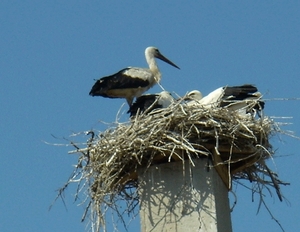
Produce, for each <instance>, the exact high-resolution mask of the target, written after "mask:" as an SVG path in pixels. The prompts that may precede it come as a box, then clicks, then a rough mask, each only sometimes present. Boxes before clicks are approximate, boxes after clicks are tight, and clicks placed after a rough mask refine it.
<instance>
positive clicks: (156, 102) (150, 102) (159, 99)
mask: <svg viewBox="0 0 300 232" xmlns="http://www.w3.org/2000/svg"><path fill="white" fill-rule="evenodd" d="M173 102H174V98H173V97H172V95H171V94H170V93H169V92H167V91H162V92H160V93H157V94H145V95H142V96H140V97H138V98H137V99H136V101H135V102H134V103H133V104H132V105H131V106H130V108H129V110H128V112H127V113H130V117H132V116H135V115H136V114H137V113H138V112H139V114H141V113H143V112H145V111H146V112H148V113H149V112H151V111H153V110H155V109H162V108H167V107H168V106H169V105H171V104H172V103H173Z"/></svg>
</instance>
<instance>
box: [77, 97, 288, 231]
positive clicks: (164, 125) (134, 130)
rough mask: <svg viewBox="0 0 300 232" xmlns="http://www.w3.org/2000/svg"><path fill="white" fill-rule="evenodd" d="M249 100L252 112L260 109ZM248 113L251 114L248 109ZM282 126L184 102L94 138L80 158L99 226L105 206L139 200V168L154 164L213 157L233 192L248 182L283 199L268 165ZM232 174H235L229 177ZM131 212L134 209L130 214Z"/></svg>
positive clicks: (92, 210)
mask: <svg viewBox="0 0 300 232" xmlns="http://www.w3.org/2000/svg"><path fill="white" fill-rule="evenodd" d="M256 103H257V102H253V104H250V103H249V102H248V109H246V110H247V112H252V110H253V107H254V105H255V104H256ZM245 112H246V111H245ZM274 133H277V125H276V123H275V122H274V121H273V120H271V119H270V118H268V117H264V116H261V117H258V116H255V115H254V114H250V113H249V114H245V113H241V112H240V111H231V110H228V109H226V108H220V107H216V108H210V109H208V108H202V107H199V106H196V105H195V106H187V105H186V104H184V103H182V102H177V103H176V104H172V105H171V106H169V107H168V108H165V109H161V110H157V111H154V112H150V113H147V112H145V113H144V114H141V115H137V116H136V117H135V118H132V119H131V121H130V122H127V123H118V124H117V125H116V126H114V127H111V128H109V129H108V130H106V131H104V132H102V133H100V134H99V135H97V136H94V133H92V134H93V136H92V139H91V140H90V141H88V143H87V146H86V147H85V148H83V149H80V148H79V147H77V150H76V151H73V152H81V154H83V155H82V156H81V157H80V165H78V166H77V168H78V170H80V174H81V177H80V181H81V182H83V183H84V185H86V186H87V190H88V197H89V199H90V203H89V204H88V207H87V210H88V208H89V207H90V206H91V205H93V208H90V209H91V212H92V213H93V214H95V215H94V217H95V218H94V219H96V222H97V223H96V224H97V228H99V226H100V225H101V224H102V225H103V224H104V216H103V209H104V208H103V207H107V206H108V207H111V208H114V207H116V206H115V205H114V202H115V199H116V198H118V197H120V196H125V198H126V199H127V200H128V201H132V200H134V199H136V197H137V196H136V192H134V191H133V192H128V189H131V188H136V187H137V188H138V185H137V169H138V168H145V169H146V168H147V167H149V166H150V165H152V164H159V163H165V162H172V161H178V160H189V161H190V162H191V163H192V164H193V159H197V158H203V157H207V158H208V159H211V160H212V161H213V166H214V167H215V168H216V169H217V171H218V173H219V174H220V176H221V177H222V179H223V181H224V183H225V184H226V185H227V187H228V188H229V189H230V187H231V181H232V180H239V179H247V180H249V181H251V182H255V183H259V184H261V185H262V186H271V187H274V188H275V190H276V192H277V194H278V196H279V198H280V200H282V197H281V193H280V189H279V185H280V184H284V183H283V182H281V181H280V180H279V179H278V177H277V175H276V174H275V173H273V172H272V171H271V170H270V169H269V168H268V167H267V165H266V162H265V161H266V160H267V159H268V158H271V157H272V155H273V151H272V147H271V144H270V143H269V138H270V136H271V135H273V134H274ZM229 174H230V175H229ZM129 211H130V210H129Z"/></svg>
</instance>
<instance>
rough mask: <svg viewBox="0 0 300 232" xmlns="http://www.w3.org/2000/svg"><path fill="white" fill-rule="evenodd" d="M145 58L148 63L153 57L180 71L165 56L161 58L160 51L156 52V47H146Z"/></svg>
mask: <svg viewBox="0 0 300 232" xmlns="http://www.w3.org/2000/svg"><path fill="white" fill-rule="evenodd" d="M145 56H146V59H147V61H148V63H149V61H150V60H151V59H153V58H154V57H155V58H158V59H160V60H162V61H164V62H166V63H168V64H170V65H172V66H173V67H175V68H178V69H180V68H179V67H178V66H177V65H176V64H174V63H173V62H172V61H170V60H169V59H167V58H166V57H165V56H163V55H162V54H161V53H160V51H159V50H158V48H156V47H147V48H146V50H145Z"/></svg>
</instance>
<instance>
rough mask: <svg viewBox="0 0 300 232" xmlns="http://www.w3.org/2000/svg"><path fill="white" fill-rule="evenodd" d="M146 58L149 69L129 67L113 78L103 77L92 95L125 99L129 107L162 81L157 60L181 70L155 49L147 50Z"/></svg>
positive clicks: (93, 88) (97, 82)
mask: <svg viewBox="0 0 300 232" xmlns="http://www.w3.org/2000/svg"><path fill="white" fill-rule="evenodd" d="M145 56H146V60H147V63H148V65H149V69H147V68H137V67H128V68H124V69H122V70H121V71H119V72H117V73H115V74H113V75H111V76H107V77H103V78H101V79H99V80H97V81H96V83H95V84H94V86H93V87H92V89H91V91H90V95H91V96H102V97H107V98H125V99H126V100H127V103H128V104H129V106H131V104H132V101H133V99H134V98H137V97H139V96H141V95H142V94H143V93H144V92H145V91H147V90H148V89H150V88H151V87H152V86H153V85H155V84H156V83H159V81H160V80H161V73H160V71H159V69H158V66H157V64H156V60H155V58H158V59H160V60H163V61H165V62H166V63H168V64H170V65H172V66H174V67H175V68H178V69H180V68H179V67H178V66H177V65H175V64H174V63H172V62H171V61H170V60H168V59H167V58H166V57H164V56H163V55H162V54H161V53H160V52H159V50H158V49H157V48H155V47H148V48H146V50H145Z"/></svg>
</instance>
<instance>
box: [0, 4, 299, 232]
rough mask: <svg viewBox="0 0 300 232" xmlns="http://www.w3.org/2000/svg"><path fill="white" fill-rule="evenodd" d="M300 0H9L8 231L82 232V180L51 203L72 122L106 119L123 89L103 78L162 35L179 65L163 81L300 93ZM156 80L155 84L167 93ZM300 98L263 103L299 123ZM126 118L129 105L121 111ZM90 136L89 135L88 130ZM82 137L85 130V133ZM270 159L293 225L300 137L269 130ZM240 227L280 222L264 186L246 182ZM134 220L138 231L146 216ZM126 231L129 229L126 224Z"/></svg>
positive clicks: (81, 127) (1, 73) (64, 170)
mask: <svg viewBox="0 0 300 232" xmlns="http://www.w3.org/2000/svg"><path fill="white" fill-rule="evenodd" d="M299 11H300V3H299V1H251V2H250V1H213V2H212V1H189V2H188V3H187V2H184V1H178V0H174V1H172V2H167V1H165V2H163V1H157V0H154V1H147V2H144V3H141V2H137V1H69V0H66V1H55V0H53V1H37V0H35V1H34V0H32V1H27V0H24V1H11V0H9V1H8V0H2V1H1V2H0V20H1V21H0V24H1V30H0V77H1V85H0V93H1V94H0V96H1V98H0V102H1V113H0V121H1V124H0V125H1V128H0V133H1V140H0V145H1V169H0V170H1V171H0V172H1V191H0V194H1V198H0V231H5V232H6V231H10V232H12V231H14V232H15V231H30V232H39V231H49V232H50V231H51V232H53V231H58V232H60V231H84V230H85V226H86V225H85V224H84V223H81V222H80V219H81V215H82V213H83V207H82V206H77V203H74V202H73V199H74V197H73V194H74V192H75V189H74V188H69V189H68V190H67V191H66V194H65V201H66V205H67V210H66V208H65V207H64V205H63V203H62V201H60V200H59V201H58V202H56V203H55V205H54V206H53V208H52V210H51V211H48V207H49V206H50V204H51V203H52V201H53V199H54V198H55V196H56V192H55V190H56V189H58V188H59V187H61V186H62V185H63V183H64V182H65V181H66V180H67V178H68V177H69V175H70V174H71V171H72V168H73V167H72V165H73V164H75V163H76V158H77V157H76V155H68V154H67V152H68V151H69V150H71V149H72V147H66V146H52V145H47V144H45V143H44V142H43V141H47V142H51V143H66V141H64V140H63V139H55V138H53V137H52V136H51V135H52V134H53V135H55V136H57V137H59V138H62V137H68V136H69V135H70V134H71V133H73V132H80V131H85V130H89V129H92V128H97V129H105V127H104V126H101V124H99V123H98V122H99V120H102V121H105V122H112V121H114V120H115V117H116V113H117V111H118V109H119V108H120V106H121V105H122V104H123V103H124V100H122V99H121V100H112V99H104V98H100V97H99V98H96V97H94V98H92V97H90V96H89V95H88V93H89V90H90V88H91V86H92V85H93V84H94V79H97V78H100V77H102V76H106V75H110V74H113V73H114V72H116V71H119V70H120V69H122V68H124V67H127V66H138V67H146V62H145V58H144V49H145V48H146V47H147V46H157V47H158V48H159V49H160V51H161V52H162V53H163V54H165V55H166V56H167V57H168V58H170V59H171V60H172V61H173V62H174V63H175V64H177V65H178V66H179V67H180V68H181V70H177V69H175V68H173V67H171V66H169V65H167V64H164V63H162V62H159V67H160V70H161V71H162V73H163V79H162V85H163V86H164V88H165V89H167V90H168V91H170V92H173V91H174V92H176V93H178V94H180V95H183V94H185V93H186V92H187V91H190V90H193V89H199V90H201V91H202V92H203V93H204V94H207V93H209V92H210V91H212V90H213V89H215V88H217V87H220V86H223V85H240V84H244V83H252V84H255V85H256V86H257V87H258V88H259V90H260V92H262V93H263V94H264V96H265V98H267V99H274V98H291V97H300V93H299V85H300V83H299V77H300V65H299V64H300V55H299V54H300V43H299V38H300V14H299ZM159 91H160V88H159V87H154V88H153V89H151V90H150V91H149V92H150V93H154V92H159ZM299 105H300V102H299V101H275V100H272V101H268V102H267V103H266V110H265V114H266V115H269V116H291V117H293V118H292V119H285V120H282V119H278V120H279V121H284V122H291V123H293V124H292V125H288V126H286V127H283V129H285V130H292V131H294V132H295V134H296V135H299V134H300V123H299V122H300V114H299V109H300V108H299ZM124 117H125V118H126V116H124ZM81 139H82V140H83V139H84V137H81ZM82 140H81V141H82ZM272 144H273V146H274V149H276V155H275V158H274V164H272V162H270V167H271V168H272V169H273V170H276V171H277V172H278V174H279V176H280V178H281V179H283V180H285V181H288V182H291V186H287V187H282V192H283V195H284V196H285V197H286V199H287V200H288V201H285V202H279V200H278V199H277V197H276V195H275V193H274V192H273V194H274V198H272V197H271V196H270V195H269V194H268V193H267V194H266V200H267V202H268V204H269V207H270V210H271V211H272V213H273V214H274V216H275V217H276V218H277V219H278V220H279V221H280V222H281V224H282V226H283V227H284V228H285V229H286V231H296V230H298V229H299V228H300V221H299V215H300V203H299V197H300V193H299V192H300V182H299V178H298V166H297V165H298V164H299V163H300V158H299V154H298V150H299V141H298V140H296V139H291V138H289V137H287V136H275V137H274V138H273V139H272ZM236 192H237V196H238V202H237V206H236V207H235V209H234V211H233V213H232V223H233V229H234V231H244V232H252V231H266V232H268V231H270V232H271V231H272V232H274V231H280V228H279V226H278V225H277V224H276V223H275V222H274V221H273V220H272V219H271V217H270V215H269V214H268V213H267V211H266V210H265V209H264V208H261V211H260V212H259V214H258V215H256V211H257V207H258V204H259V202H258V197H255V199H254V202H252V198H251V192H250V191H248V190H246V189H244V188H242V187H238V188H237V189H236ZM129 230H130V231H139V219H138V218H137V220H136V221H133V222H132V223H131V224H130V227H129ZM120 231H124V230H123V229H122V227H120Z"/></svg>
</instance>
